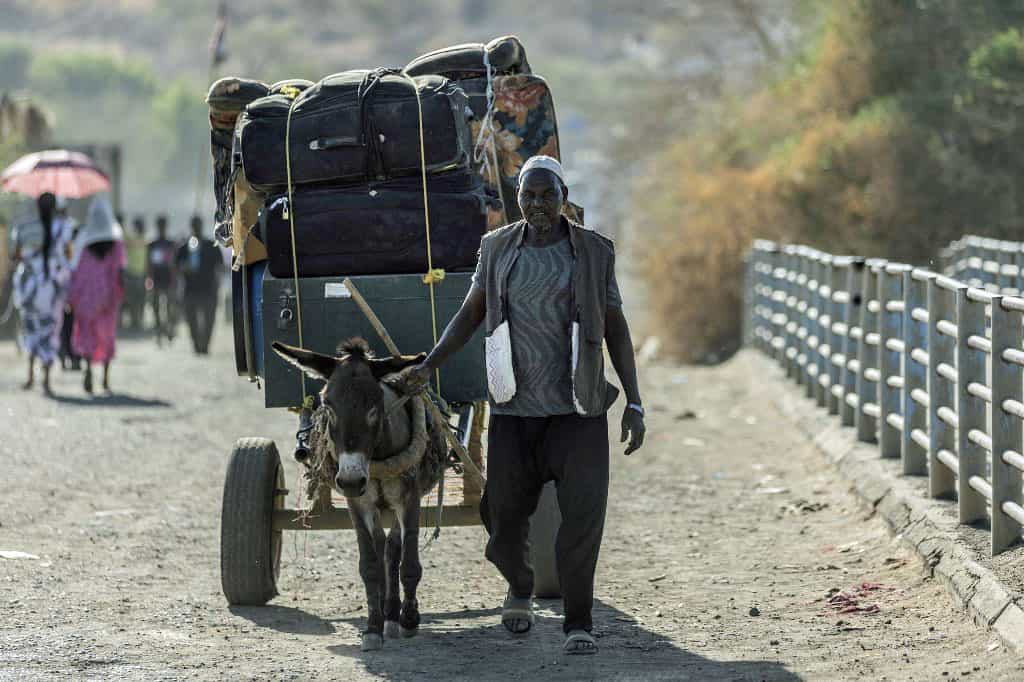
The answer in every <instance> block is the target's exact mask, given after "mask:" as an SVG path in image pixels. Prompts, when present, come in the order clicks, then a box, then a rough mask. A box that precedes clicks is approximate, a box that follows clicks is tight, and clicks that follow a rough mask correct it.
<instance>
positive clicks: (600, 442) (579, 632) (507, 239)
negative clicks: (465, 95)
mask: <svg viewBox="0 0 1024 682" xmlns="http://www.w3.org/2000/svg"><path fill="white" fill-rule="evenodd" d="M567 198H568V190H567V189H566V186H565V181H564V179H563V173H562V167H561V165H560V164H559V163H558V161H556V160H555V159H553V158H551V157H547V156H535V157H533V158H531V159H529V160H528V161H527V162H526V164H524V166H523V168H522V171H521V172H520V175H519V188H518V200H519V206H520V208H521V209H522V212H523V216H524V218H525V219H524V220H520V221H519V222H516V223H513V224H512V225H508V226H506V227H503V228H501V229H499V230H495V231H494V232H491V233H490V234H487V235H485V236H484V238H483V240H482V241H481V243H480V258H479V262H478V264H477V269H476V274H475V275H474V278H473V286H472V288H471V289H470V292H469V294H468V295H467V296H466V300H465V301H464V302H463V304H462V307H461V308H460V310H459V312H458V313H457V314H456V315H455V317H454V318H453V319H452V321H451V322H450V323H449V325H448V327H447V328H446V329H445V331H444V335H443V336H442V338H441V340H440V341H439V342H438V344H437V346H436V347H435V348H434V349H433V350H432V351H431V352H430V354H429V355H428V356H427V358H426V360H425V361H424V362H423V364H421V365H417V366H415V367H411V368H409V369H407V370H406V371H405V372H404V375H403V380H404V382H405V385H406V387H407V390H410V391H414V390H417V389H419V388H422V387H423V386H425V385H426V384H427V383H428V382H429V381H430V379H431V377H432V375H433V373H434V371H435V370H436V369H437V368H439V367H440V366H441V365H442V364H443V363H444V361H445V360H446V359H447V358H448V357H450V356H451V355H452V354H453V353H455V352H456V351H458V350H459V349H460V348H461V347H462V346H463V345H465V343H466V342H467V341H468V340H469V339H470V337H471V336H472V335H473V333H474V332H475V330H476V329H477V327H478V326H479V325H480V324H481V323H484V322H485V323H486V331H487V341H486V346H487V378H488V388H489V391H490V394H491V417H490V425H489V429H488V440H487V486H486V489H485V491H484V496H483V499H482V501H481V507H480V515H481V517H482V520H483V522H484V526H485V527H486V528H487V531H488V533H489V535H490V539H489V541H488V543H487V550H486V555H487V558H488V559H489V560H490V561H491V562H492V563H493V564H494V565H495V566H497V568H498V570H499V571H500V572H501V574H502V575H503V576H504V577H505V579H506V580H507V581H508V584H509V589H508V594H507V596H506V598H505V603H504V605H503V607H502V623H503V624H504V626H505V627H506V629H508V630H509V632H512V633H514V634H522V633H525V632H527V631H529V630H530V628H531V627H532V625H533V622H534V615H533V603H532V600H531V597H532V594H533V569H532V568H531V566H530V564H529V561H528V543H527V537H528V531H529V519H530V516H531V514H533V512H534V510H535V509H536V506H537V502H538V499H539V497H540V493H541V489H542V487H543V485H544V484H545V483H546V482H547V481H551V480H553V481H555V483H556V485H557V488H558V504H559V508H560V509H561V513H562V525H561V527H560V529H559V531H558V540H557V545H556V557H557V565H558V576H559V582H560V585H561V590H562V595H563V599H564V602H565V622H564V624H563V630H564V632H565V635H566V639H565V643H564V645H563V650H564V651H565V652H566V653H569V654H592V653H595V652H596V651H597V646H596V644H595V642H594V638H593V637H592V636H591V634H590V631H591V627H592V622H591V609H592V607H593V597H594V571H595V568H596V566H597V557H598V552H599V550H600V546H601V536H602V534H603V532H604V517H605V507H606V504H607V499H608V469H609V461H608V457H609V454H608V451H609V444H608V422H607V411H608V408H609V407H610V406H611V405H612V403H613V402H614V401H615V399H616V397H617V396H618V389H616V388H615V387H614V386H612V385H611V384H609V383H608V382H607V381H606V380H605V377H604V352H603V343H602V342H604V343H607V346H608V352H609V355H610V357H611V360H612V364H613V365H614V367H615V370H616V373H617V374H618V376H619V380H620V381H621V383H622V387H623V390H624V391H625V393H626V398H627V401H628V406H627V409H626V410H625V413H624V415H623V418H622V441H623V442H625V441H626V440H627V439H628V440H629V445H628V447H627V448H626V451H625V453H626V454H627V455H629V454H631V453H632V452H633V451H635V450H636V449H637V448H639V447H640V446H641V445H642V444H643V439H644V411H643V407H641V401H640V391H639V388H638V385H637V377H636V363H635V358H634V356H633V346H632V341H631V340H630V334H629V326H628V325H627V323H626V318H625V317H624V315H623V313H622V300H621V298H620V296H619V289H618V285H617V283H616V279H615V249H614V245H613V243H612V242H611V240H609V239H606V238H604V237H603V236H601V235H599V234H597V233H596V232H594V231H592V230H588V229H585V228H583V227H582V226H580V225H577V224H575V223H571V222H570V221H569V220H567V219H566V218H565V217H563V216H562V207H563V205H564V203H565V201H566V200H567Z"/></svg>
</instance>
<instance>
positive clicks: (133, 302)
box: [124, 216, 146, 330]
mask: <svg viewBox="0 0 1024 682" xmlns="http://www.w3.org/2000/svg"><path fill="white" fill-rule="evenodd" d="M124 246H125V251H126V253H127V257H128V265H127V267H126V268H125V271H124V307H125V308H126V309H127V312H128V320H129V326H130V327H131V328H132V329H134V330H141V329H142V318H143V317H144V314H145V311H146V222H145V220H144V219H143V218H142V216H136V217H135V219H134V220H132V232H131V234H130V235H126V236H125V240H124Z"/></svg>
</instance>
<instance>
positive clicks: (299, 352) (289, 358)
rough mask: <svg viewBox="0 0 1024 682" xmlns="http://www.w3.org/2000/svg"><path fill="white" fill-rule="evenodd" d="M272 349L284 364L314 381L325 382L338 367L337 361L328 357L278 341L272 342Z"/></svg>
mask: <svg viewBox="0 0 1024 682" xmlns="http://www.w3.org/2000/svg"><path fill="white" fill-rule="evenodd" d="M272 347H273V349H274V352H275V353H277V354H278V355H280V356H281V357H282V358H284V360H285V361H286V362H288V363H290V364H292V365H295V366H296V367H298V368H299V369H301V370H302V371H303V372H305V373H306V374H308V375H309V376H311V377H313V378H314V379H322V380H323V381H327V380H328V379H330V378H331V374H333V373H334V368H335V367H337V366H338V361H337V360H336V359H335V358H333V357H331V356H330V355H321V354H320V353H314V352H313V351H311V350H306V349H304V348H296V347H295V346H289V345H287V344H284V343H281V342H280V341H274V343H273V344H272Z"/></svg>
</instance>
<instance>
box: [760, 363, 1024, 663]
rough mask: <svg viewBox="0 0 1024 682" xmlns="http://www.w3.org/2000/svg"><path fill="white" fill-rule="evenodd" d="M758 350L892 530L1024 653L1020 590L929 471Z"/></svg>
mask: <svg viewBox="0 0 1024 682" xmlns="http://www.w3.org/2000/svg"><path fill="white" fill-rule="evenodd" d="M758 356H759V357H760V361H762V362H764V363H765V365H768V366H770V371H768V372H766V373H765V374H767V375H768V376H771V377H773V378H774V379H773V380H774V381H777V382H778V383H779V386H780V390H778V391H774V392H773V393H774V395H775V402H776V403H777V405H778V406H779V408H780V409H781V410H782V412H783V414H785V415H786V416H788V417H789V418H790V419H792V420H793V421H794V422H795V424H796V425H797V427H798V428H800V430H801V431H803V432H804V433H805V434H806V435H807V436H808V437H809V438H810V439H811V440H812V441H813V442H814V444H815V446H816V447H817V448H818V450H820V451H821V452H822V453H823V454H824V455H825V456H826V457H827V458H828V460H829V461H830V462H831V463H832V464H833V466H835V467H836V468H837V469H838V470H839V472H840V474H841V475H842V476H843V477H844V478H845V479H847V480H848V481H849V482H850V484H851V486H852V487H853V490H854V491H855V492H856V493H857V496H858V497H860V498H861V500H863V501H864V502H865V503H866V504H868V505H870V506H871V507H872V508H873V509H874V510H875V511H876V512H877V513H878V514H880V515H881V516H882V518H884V519H885V521H886V523H887V524H888V525H889V527H890V528H891V529H892V532H893V534H895V535H896V537H897V538H899V539H900V541H901V542H902V543H903V544H904V545H906V546H908V547H910V548H911V549H913V550H914V552H915V553H916V554H917V555H918V556H919V557H920V558H921V559H922V561H924V563H925V564H926V565H927V566H928V567H929V569H930V570H931V572H932V575H934V576H937V577H938V578H939V579H940V580H941V581H942V582H943V584H944V585H945V586H946V588H947V590H948V591H949V593H950V594H951V595H952V596H953V598H954V599H955V600H956V601H957V603H959V604H960V605H961V606H962V607H963V608H964V609H965V610H966V611H967V613H968V614H970V616H971V617H972V618H973V619H974V621H975V622H976V623H978V624H979V625H984V626H985V627H986V628H989V629H990V630H992V631H993V632H995V633H996V634H997V635H998V636H999V638H1000V639H1001V640H1002V641H1003V643H1004V644H1005V645H1006V646H1007V647H1008V648H1009V649H1010V650H1012V651H1013V652H1014V653H1016V654H1017V655H1019V656H1024V610H1022V609H1021V606H1020V604H1019V603H1018V602H1019V601H1020V596H1021V595H1020V594H1019V593H1016V592H1014V591H1013V590H1011V589H1009V588H1007V587H1006V586H1005V585H1003V584H1002V583H1001V582H1000V581H999V579H998V578H997V576H996V575H995V574H994V573H993V572H992V571H991V570H990V569H988V568H986V567H985V566H983V565H982V563H981V561H980V560H981V557H980V556H979V555H978V552H977V551H975V550H974V549H972V548H971V547H969V546H968V545H967V543H965V542H963V540H962V539H961V537H960V533H961V532H963V530H964V527H962V526H959V524H958V523H957V521H956V518H955V515H954V516H951V515H950V514H949V512H948V509H947V508H948V507H949V505H951V504H952V503H950V502H943V501H940V500H933V499H929V498H928V497H927V496H926V495H925V494H924V493H925V490H926V487H925V486H926V481H925V478H924V477H907V476H903V475H902V472H901V471H900V463H899V461H898V460H884V459H882V458H880V457H879V456H878V448H877V446H874V445H870V444H866V443H860V442H858V441H857V438H856V432H855V431H854V429H853V428H851V427H843V426H840V425H839V418H838V417H836V416H830V415H828V414H827V413H826V411H825V410H824V409H822V408H819V407H818V406H817V405H816V403H815V402H814V401H812V400H810V399H808V398H806V397H805V396H804V393H803V387H797V386H796V385H795V384H793V383H792V382H789V381H787V380H786V379H785V378H784V376H782V375H781V372H780V370H779V367H778V366H777V365H776V364H775V363H773V362H772V361H771V360H770V359H769V358H767V357H765V356H763V355H760V353H758ZM977 532H982V531H977Z"/></svg>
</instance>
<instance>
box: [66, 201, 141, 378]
mask: <svg viewBox="0 0 1024 682" xmlns="http://www.w3.org/2000/svg"><path fill="white" fill-rule="evenodd" d="M126 265H127V258H126V255H125V249H124V233H123V231H122V229H121V226H120V225H119V224H118V222H117V220H115V219H114V211H113V209H112V208H111V206H110V201H109V200H108V199H107V198H106V197H104V196H100V197H97V198H95V199H93V201H92V203H91V204H90V205H89V217H88V220H87V221H86V223H85V225H84V226H83V227H82V228H81V229H80V230H79V232H78V237H77V238H76V240H75V256H74V271H73V273H72V275H71V286H70V293H69V302H70V303H71V308H72V310H73V311H74V313H75V327H74V331H73V332H72V338H71V344H72V347H73V348H74V350H75V353H77V354H78V355H80V356H81V357H82V359H83V360H84V361H85V378H84V380H83V384H84V388H85V391H86V392H87V393H92V390H93V385H92V365H93V364H102V365H103V390H104V391H109V390H110V362H111V361H112V360H113V359H114V350H115V345H116V339H117V319H118V315H119V312H120V309H121V302H122V301H123V300H124V268H125V266H126Z"/></svg>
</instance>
